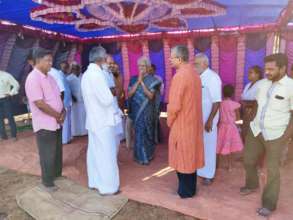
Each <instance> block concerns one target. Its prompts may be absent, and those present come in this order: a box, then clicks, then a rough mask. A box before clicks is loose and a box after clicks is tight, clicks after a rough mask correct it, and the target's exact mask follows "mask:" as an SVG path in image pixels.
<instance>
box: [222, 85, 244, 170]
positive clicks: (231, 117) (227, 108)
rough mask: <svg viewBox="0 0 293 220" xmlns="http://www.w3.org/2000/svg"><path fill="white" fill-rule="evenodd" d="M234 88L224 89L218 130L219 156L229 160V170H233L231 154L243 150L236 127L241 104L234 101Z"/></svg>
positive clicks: (229, 86) (228, 86) (226, 87)
mask: <svg viewBox="0 0 293 220" xmlns="http://www.w3.org/2000/svg"><path fill="white" fill-rule="evenodd" d="M233 95H234V87H233V86H232V85H226V86H224V88H223V96H224V100H223V101H222V102H221V105H220V122H219V129H218V141H217V154H220V155H224V156H226V157H227V159H228V169H229V170H231V165H232V160H231V154H232V153H234V152H239V151H241V150H242V149H243V144H242V140H241V137H240V134H239V131H238V128H237V126H236V123H235V122H236V121H237V120H239V119H240V112H239V109H240V104H239V103H238V102H235V101H233V100H232V97H233Z"/></svg>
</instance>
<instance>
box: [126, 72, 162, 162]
mask: <svg viewBox="0 0 293 220" xmlns="http://www.w3.org/2000/svg"><path fill="white" fill-rule="evenodd" d="M137 80H138V78H137V77H133V78H132V79H131V80H130V84H129V89H131V87H132V86H133V85H134V84H135V83H136V82H137ZM143 82H144V84H145V85H146V87H147V88H148V89H149V90H150V91H151V92H153V93H155V97H154V99H152V100H150V99H149V98H148V97H147V96H146V95H145V94H144V91H143V88H142V86H141V85H139V86H138V88H137V90H136V92H135V94H134V95H133V96H132V97H131V98H130V99H129V100H128V101H129V117H130V119H131V120H132V121H133V127H134V131H135V137H134V148H133V154H134V160H135V161H137V162H138V163H140V164H149V162H150V161H151V160H152V159H153V157H154V152H155V144H156V129H155V128H156V123H157V117H158V111H159V105H158V104H157V95H158V94H159V93H160V90H159V89H160V85H161V82H160V81H159V80H158V79H157V78H155V77H154V76H152V75H147V76H145V77H144V79H143Z"/></svg>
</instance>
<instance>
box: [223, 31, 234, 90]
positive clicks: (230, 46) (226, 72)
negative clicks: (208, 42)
mask: <svg viewBox="0 0 293 220" xmlns="http://www.w3.org/2000/svg"><path fill="white" fill-rule="evenodd" d="M219 46H220V53H219V54H220V57H219V65H220V77H221V79H222V83H223V85H226V84H232V85H234V86H235V80H236V65H237V38H236V37H234V36H225V37H221V38H220V41H219Z"/></svg>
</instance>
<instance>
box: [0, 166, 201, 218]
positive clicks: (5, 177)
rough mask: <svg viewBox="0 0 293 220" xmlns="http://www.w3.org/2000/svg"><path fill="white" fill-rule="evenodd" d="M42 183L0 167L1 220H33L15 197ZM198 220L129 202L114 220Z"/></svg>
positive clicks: (29, 176)
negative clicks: (18, 204) (17, 202)
mask: <svg viewBox="0 0 293 220" xmlns="http://www.w3.org/2000/svg"><path fill="white" fill-rule="evenodd" d="M39 182H40V178H39V177H37V176H32V175H27V174H23V173H19V172H15V171H12V170H7V169H5V168H1V167H0V213H2V214H0V220H32V219H33V218H32V217H30V216H29V215H28V214H26V213H25V212H24V211H23V210H22V209H20V208H18V206H17V204H16V200H15V196H16V194H17V193H18V192H20V191H23V190H25V189H27V188H30V187H31V186H32V185H35V184H37V183H39ZM157 219H159V220H196V219H195V218H193V217H189V216H185V215H183V214H181V213H178V212H174V211H171V210H168V209H164V208H160V207H155V206H151V205H147V204H143V203H138V202H135V201H131V200H130V201H129V202H128V203H127V204H126V205H125V206H124V207H123V209H122V210H121V211H120V212H119V213H118V215H117V216H116V217H115V218H114V220H157Z"/></svg>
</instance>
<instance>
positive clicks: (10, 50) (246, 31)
mask: <svg viewBox="0 0 293 220" xmlns="http://www.w3.org/2000/svg"><path fill="white" fill-rule="evenodd" d="M292 9H293V1H290V0H289V1H288V0H271V1H266V0H246V1H243V0H233V1H230V0H108V1H102V0H29V1H27V0H19V1H11V0H2V1H1V3H0V19H1V20H2V22H1V32H0V57H1V63H0V69H2V70H6V71H8V72H10V73H12V74H13V75H14V76H15V77H16V78H17V79H18V80H21V78H22V72H23V68H24V65H25V57H26V55H27V52H28V49H29V48H31V47H37V46H41V47H44V48H48V49H52V50H53V51H54V53H55V66H58V63H59V62H60V61H61V60H64V59H66V60H68V61H70V62H71V61H73V60H75V61H77V62H79V63H80V64H82V65H83V66H84V67H85V66H86V65H87V63H88V60H87V55H88V52H89V50H90V48H91V47H92V46H93V45H97V44H102V45H103V46H105V47H106V49H107V50H108V52H109V53H110V54H112V55H113V57H114V59H115V60H116V62H117V63H118V64H119V66H120V68H121V71H122V73H123V75H124V85H125V88H126V87H127V85H128V82H129V79H130V77H131V76H132V75H136V74H137V65H136V61H137V59H138V57H139V56H141V55H146V56H149V57H150V59H151V61H152V62H153V63H154V64H155V65H156V66H157V69H158V74H159V75H161V76H162V78H163V79H164V80H165V96H164V100H165V101H168V100H167V97H168V96H167V94H168V90H169V86H170V81H171V79H172V76H173V73H174V71H173V70H172V69H171V67H170V63H169V56H170V48H171V47H172V46H174V45H176V44H185V45H187V46H188V48H189V50H190V54H191V56H190V60H191V61H192V59H193V56H194V55H195V54H196V53H198V52H204V53H206V54H207V55H208V57H209V58H210V62H211V66H212V68H213V69H214V70H215V71H217V72H218V73H219V74H220V76H221V78H222V80H223V83H224V84H227V83H231V84H234V85H235V86H236V98H239V96H240V93H241V91H242V89H243V85H244V84H245V83H247V72H248V68H249V67H250V66H252V65H260V66H262V65H263V57H264V56H265V55H266V54H270V53H272V52H273V51H274V52H276V51H279V50H280V49H281V51H283V52H287V53H288V54H289V55H292V37H291V36H292V35H291V34H290V26H287V24H288V21H289V20H290V19H291V17H292ZM286 42H287V43H286ZM274 45H275V48H273V46H274ZM289 59H290V63H293V60H292V56H290V58H289Z"/></svg>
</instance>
